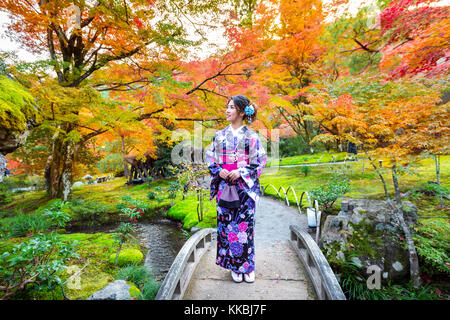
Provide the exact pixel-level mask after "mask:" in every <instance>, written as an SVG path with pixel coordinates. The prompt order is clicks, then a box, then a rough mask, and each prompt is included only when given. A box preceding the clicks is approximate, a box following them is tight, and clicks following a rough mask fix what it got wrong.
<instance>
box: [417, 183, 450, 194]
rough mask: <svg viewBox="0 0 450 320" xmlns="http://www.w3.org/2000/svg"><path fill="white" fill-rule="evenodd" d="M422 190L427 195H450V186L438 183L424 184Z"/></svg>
mask: <svg viewBox="0 0 450 320" xmlns="http://www.w3.org/2000/svg"><path fill="white" fill-rule="evenodd" d="M421 191H422V193H424V194H425V195H427V196H438V197H445V196H448V195H449V190H448V188H447V187H445V186H443V185H439V184H437V183H425V184H422V186H421Z"/></svg>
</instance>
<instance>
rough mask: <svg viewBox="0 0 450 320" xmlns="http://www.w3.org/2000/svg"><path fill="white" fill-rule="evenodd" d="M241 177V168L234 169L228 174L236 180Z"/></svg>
mask: <svg viewBox="0 0 450 320" xmlns="http://www.w3.org/2000/svg"><path fill="white" fill-rule="evenodd" d="M240 177H241V174H240V173H239V170H233V171H231V172H230V173H229V174H228V178H229V179H230V180H231V181H232V182H234V180H236V179H238V178H240Z"/></svg>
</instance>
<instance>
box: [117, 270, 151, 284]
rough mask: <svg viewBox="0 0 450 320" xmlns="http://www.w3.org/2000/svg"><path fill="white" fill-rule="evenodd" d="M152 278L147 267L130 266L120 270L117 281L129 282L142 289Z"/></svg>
mask: <svg viewBox="0 0 450 320" xmlns="http://www.w3.org/2000/svg"><path fill="white" fill-rule="evenodd" d="M151 276H152V274H151V273H150V272H149V270H148V269H147V267H146V266H137V265H129V266H126V267H124V268H122V269H120V270H119V272H118V273H117V279H121V280H128V281H131V282H133V283H134V284H135V285H136V286H138V287H140V286H141V285H144V283H145V282H146V281H147V280H148V279H149V278H150V277H151Z"/></svg>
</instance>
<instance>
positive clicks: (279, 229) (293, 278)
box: [183, 197, 316, 300]
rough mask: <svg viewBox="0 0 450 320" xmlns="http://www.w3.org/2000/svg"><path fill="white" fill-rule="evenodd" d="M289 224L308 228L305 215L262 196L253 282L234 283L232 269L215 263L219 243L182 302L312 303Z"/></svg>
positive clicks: (257, 216)
mask: <svg viewBox="0 0 450 320" xmlns="http://www.w3.org/2000/svg"><path fill="white" fill-rule="evenodd" d="M289 225H298V226H300V227H301V228H303V229H306V226H307V219H306V216H305V215H304V214H303V215H300V214H299V212H298V210H297V209H296V208H295V207H288V206H287V205H286V204H284V203H283V202H281V201H280V200H274V199H272V198H268V197H261V199H260V202H259V204H258V206H257V208H256V212H255V272H256V278H255V282H253V283H246V282H245V281H243V282H242V283H235V282H233V280H232V279H231V274H230V271H229V270H226V269H224V268H221V267H219V266H217V265H216V264H215V260H216V242H215V239H213V244H212V245H211V246H210V247H209V248H208V250H207V252H206V253H205V254H204V255H203V257H202V258H201V260H200V261H199V263H198V265H197V268H196V269H195V271H194V273H193V275H192V278H191V281H190V283H189V285H188V287H187V289H186V292H185V294H184V297H183V299H186V300H313V299H316V297H315V295H314V290H313V287H312V285H311V284H310V283H308V281H307V278H306V271H305V269H304V267H303V265H302V263H301V261H300V259H299V257H298V256H297V254H296V253H295V252H294V251H293V250H292V248H291V246H290V245H289V239H290V230H289Z"/></svg>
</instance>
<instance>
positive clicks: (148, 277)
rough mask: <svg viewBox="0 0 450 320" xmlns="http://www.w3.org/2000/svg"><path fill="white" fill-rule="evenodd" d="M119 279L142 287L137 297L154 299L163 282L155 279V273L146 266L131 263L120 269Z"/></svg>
mask: <svg viewBox="0 0 450 320" xmlns="http://www.w3.org/2000/svg"><path fill="white" fill-rule="evenodd" d="M117 279H122V280H127V281H131V282H132V283H134V284H135V285H136V286H137V287H138V288H140V289H141V291H140V292H139V294H138V295H137V297H138V298H140V299H143V300H153V299H154V298H155V296H156V294H157V293H158V290H159V288H160V286H161V284H160V283H159V282H158V281H156V280H155V278H154V276H153V274H152V273H151V272H150V271H149V270H148V268H147V267H145V266H137V265H129V266H127V267H124V268H122V269H120V270H119V272H118V274H117ZM130 290H131V289H130ZM136 293H137V292H136Z"/></svg>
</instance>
